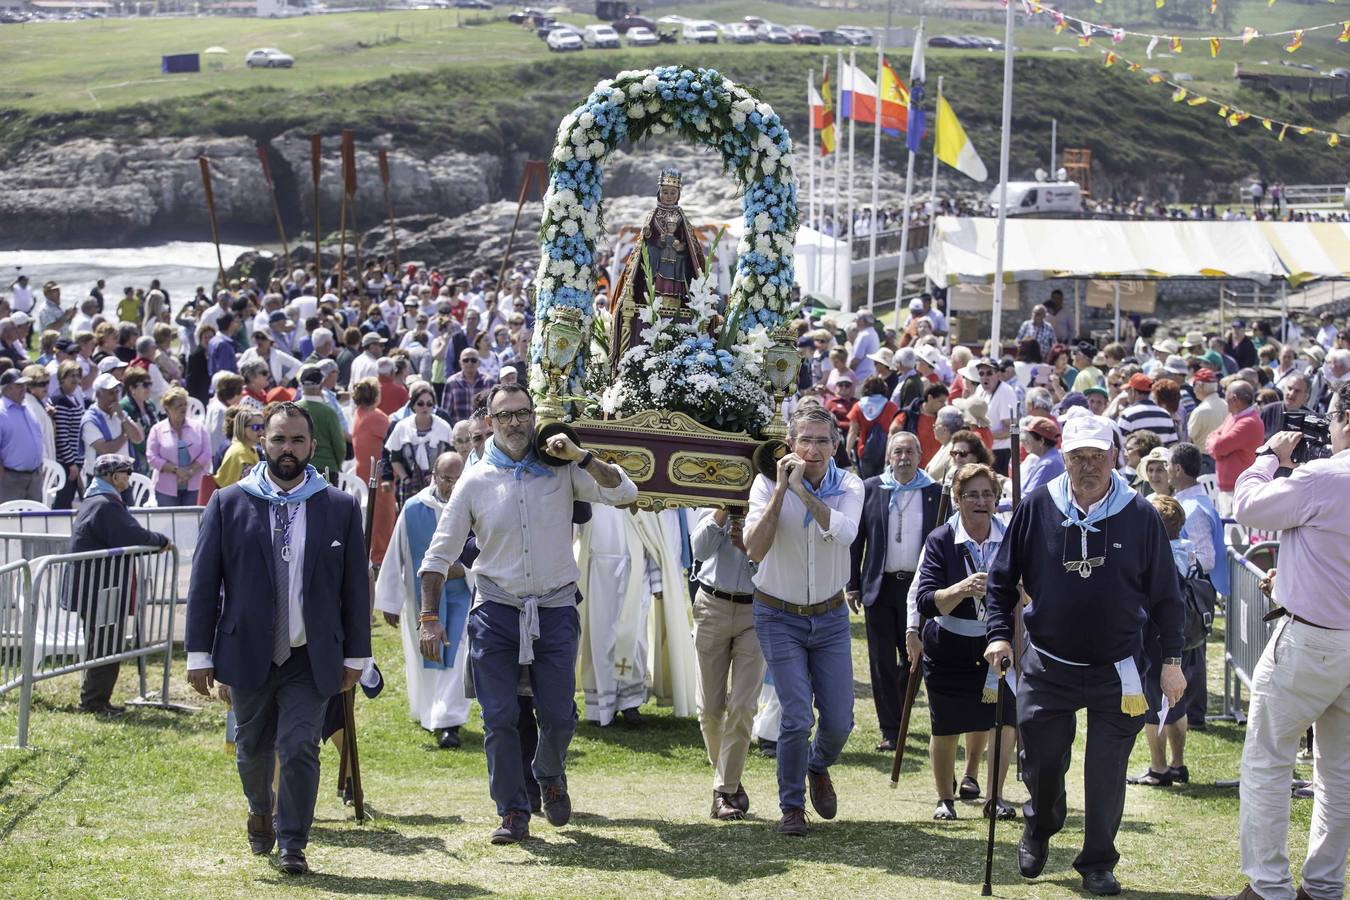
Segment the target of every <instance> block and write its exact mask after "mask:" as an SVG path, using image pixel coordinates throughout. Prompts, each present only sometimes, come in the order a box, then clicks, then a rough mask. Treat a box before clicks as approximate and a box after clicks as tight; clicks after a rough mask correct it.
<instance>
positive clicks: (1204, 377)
mask: <svg viewBox="0 0 1350 900" xmlns="http://www.w3.org/2000/svg"><path fill="white" fill-rule="evenodd" d="M1195 380H1196V381H1205V382H1209V383H1210V384H1216V383H1218V381H1219V376H1218V375H1215V374H1214V370H1213V369H1200V370H1198V371H1197V372H1196V373H1195Z"/></svg>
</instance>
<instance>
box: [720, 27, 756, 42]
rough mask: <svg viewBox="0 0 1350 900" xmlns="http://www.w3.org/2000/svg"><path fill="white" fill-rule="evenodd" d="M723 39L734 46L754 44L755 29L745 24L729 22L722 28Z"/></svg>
mask: <svg viewBox="0 0 1350 900" xmlns="http://www.w3.org/2000/svg"><path fill="white" fill-rule="evenodd" d="M722 37H724V38H726V39H727V40H728V41H730V42H731V43H733V44H753V43H754V42H755V29H753V28H751V27H750V26H749V25H747V24H745V23H744V22H728V23H727V24H725V25H723V26H722Z"/></svg>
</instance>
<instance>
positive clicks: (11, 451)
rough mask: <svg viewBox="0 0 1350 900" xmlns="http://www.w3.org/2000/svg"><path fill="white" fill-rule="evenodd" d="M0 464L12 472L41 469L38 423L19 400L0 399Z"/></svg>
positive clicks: (39, 426)
mask: <svg viewBox="0 0 1350 900" xmlns="http://www.w3.org/2000/svg"><path fill="white" fill-rule="evenodd" d="M0 465H3V466H4V467H5V469H7V470H10V469H12V470H14V471H16V472H32V471H35V470H37V469H40V468H42V426H41V425H40V424H39V423H38V421H37V420H36V419H34V418H33V414H32V413H31V412H29V411H28V407H26V406H25V405H24V404H23V403H15V402H14V401H13V400H11V399H9V398H8V397H5V398H4V400H3V401H0Z"/></svg>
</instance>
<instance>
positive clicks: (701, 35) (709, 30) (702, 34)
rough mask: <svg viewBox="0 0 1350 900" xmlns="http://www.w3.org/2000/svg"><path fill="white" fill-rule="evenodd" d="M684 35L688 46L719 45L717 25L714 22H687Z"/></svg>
mask: <svg viewBox="0 0 1350 900" xmlns="http://www.w3.org/2000/svg"><path fill="white" fill-rule="evenodd" d="M683 34H684V42H685V43H686V44H715V43H717V25H716V23H714V22H685V23H684V31H683Z"/></svg>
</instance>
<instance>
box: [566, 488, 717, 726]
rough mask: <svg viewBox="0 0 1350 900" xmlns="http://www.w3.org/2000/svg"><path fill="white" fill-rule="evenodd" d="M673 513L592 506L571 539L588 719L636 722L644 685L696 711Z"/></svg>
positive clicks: (686, 711) (662, 699)
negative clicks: (579, 599) (588, 518)
mask: <svg viewBox="0 0 1350 900" xmlns="http://www.w3.org/2000/svg"><path fill="white" fill-rule="evenodd" d="M677 515H678V513H677V512H676V511H674V510H671V511H667V512H664V513H660V514H657V513H652V512H646V511H637V512H629V511H627V510H622V509H614V508H612V507H608V506H599V505H597V506H596V507H594V511H593V515H592V518H591V521H590V522H589V523H587V524H586V525H584V526H582V528H581V529H580V533H579V535H578V540H577V547H578V549H577V553H578V555H577V568H578V569H579V570H580V572H581V579H580V581H579V582H578V584H577V587H578V588H579V589H580V591H581V594H582V597H583V598H584V600H585V602H583V603H582V604H581V648H580V653H579V655H578V670H579V678H580V681H581V684H582V689H583V692H584V694H585V698H586V720H587V721H588V722H596V723H598V724H600V725H609V724H610V723H611V722H613V721H614V719H615V716H616V715H621V716H622V717H623V719H624V721H625V722H626V723H628V724H636V723H638V722H640V721H641V716H640V714H639V713H638V707H639V706H641V705H642V703H643V702H644V701H645V700H646V699H647V696H648V691H649V690H650V692H651V694H652V696H653V697H654V698H655V699H656V701H657V703H659V704H661V705H665V706H671V707H672V708H673V710H674V713H675V715H677V716H692V715H695V714H696V713H697V688H696V678H697V675H696V672H697V663H696V660H695V656H694V639H693V633H692V626H691V620H690V606H689V587H688V585H689V582H688V579H687V577H686V575H685V572H684V571H683V569H682V567H681V562H682V553H681V544H680V542H681V529H680V525H679V520H678V518H677Z"/></svg>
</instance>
